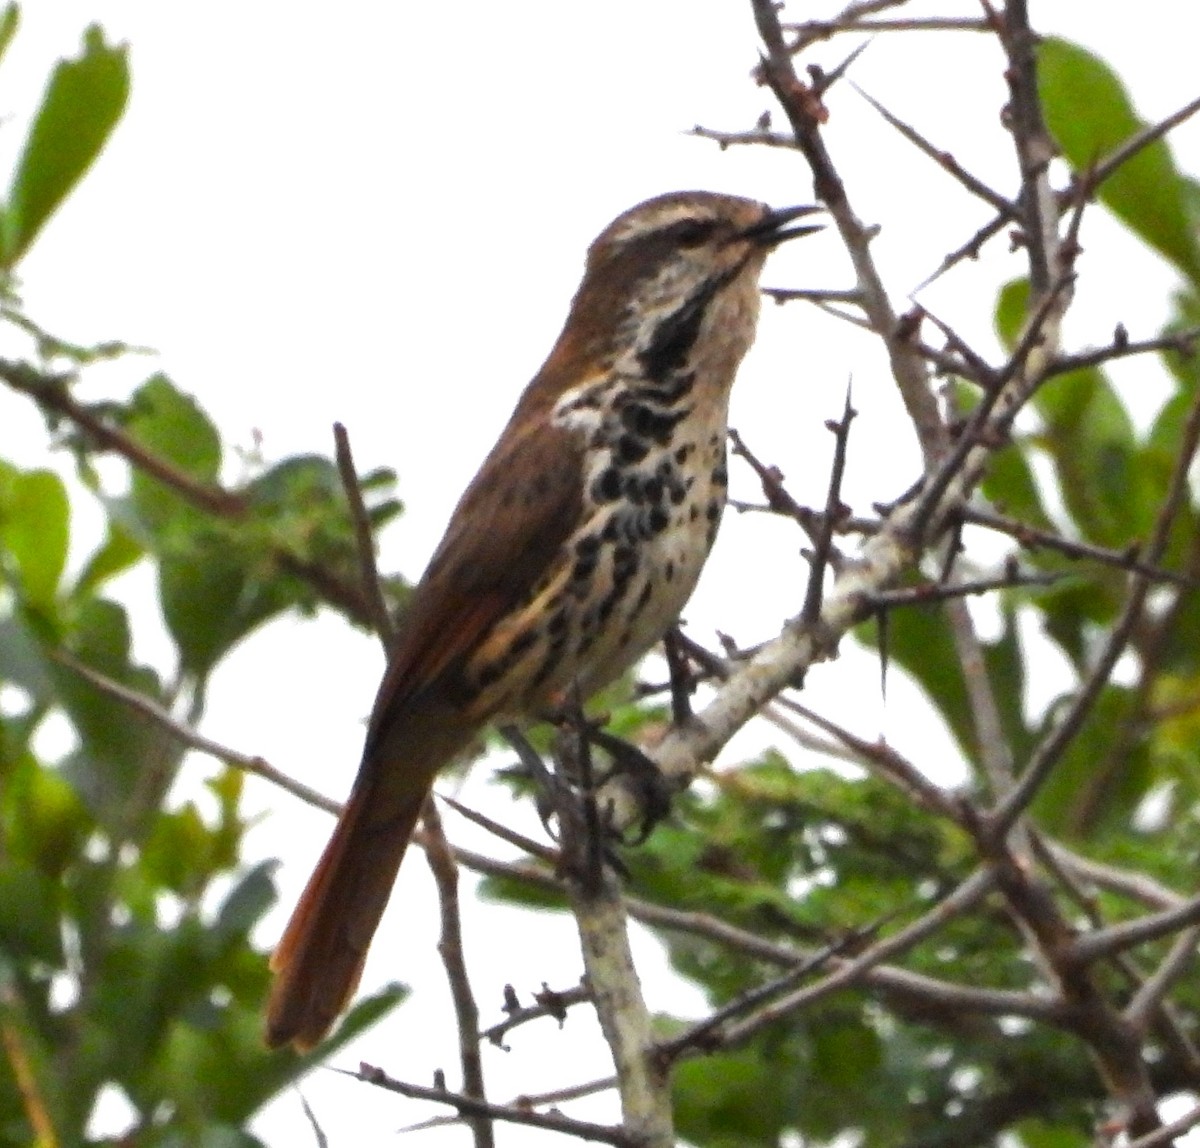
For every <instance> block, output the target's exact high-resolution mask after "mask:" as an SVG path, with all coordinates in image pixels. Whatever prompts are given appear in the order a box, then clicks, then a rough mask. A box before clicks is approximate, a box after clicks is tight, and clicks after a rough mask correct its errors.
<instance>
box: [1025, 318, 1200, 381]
mask: <svg viewBox="0 0 1200 1148" xmlns="http://www.w3.org/2000/svg"><path fill="white" fill-rule="evenodd" d="M1197 340H1200V327H1186V328H1184V329H1183V330H1182V331H1171V332H1168V333H1167V334H1165V335H1159V336H1158V337H1157V338H1154V339H1141V340H1134V339H1130V338H1129V336H1128V335H1127V334H1125V332H1124V331H1123V330H1122V329H1118V330H1117V332H1116V334H1115V335H1114V336H1113V340H1112V342H1111V343H1109V345H1108V346H1107V347H1097V348H1095V349H1094V350H1091V351H1081V352H1079V353H1078V354H1075V355H1059V356H1058V357H1057V358H1056V359H1054V360H1052V361H1051V362H1050V363H1048V364H1047V365H1046V369H1045V370H1044V371H1043V372H1042V378H1043V379H1052V378H1055V377H1056V376H1058V375H1065V374H1069V373H1070V372H1071V371H1082V370H1087V369H1088V368H1090V367H1098V366H1101V365H1103V364H1104V363H1109V362H1112V361H1113V360H1114V359H1126V358H1129V357H1130V356H1131V355H1145V354H1150V353H1153V352H1155V351H1175V352H1176V353H1178V354H1180V355H1183V356H1184V357H1185V358H1188V357H1190V356H1192V355H1193V354H1195V352H1196V343H1197Z"/></svg>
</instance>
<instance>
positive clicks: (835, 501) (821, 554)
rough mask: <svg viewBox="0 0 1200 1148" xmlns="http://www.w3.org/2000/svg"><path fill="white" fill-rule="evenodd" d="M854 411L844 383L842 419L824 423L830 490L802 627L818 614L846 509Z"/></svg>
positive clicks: (813, 561)
mask: <svg viewBox="0 0 1200 1148" xmlns="http://www.w3.org/2000/svg"><path fill="white" fill-rule="evenodd" d="M857 413H858V412H857V411H856V410H855V409H854V408H853V407H852V406H851V405H850V384H849V383H847V384H846V402H845V405H844V407H843V409H842V417H841V418H840V419H837V420H829V421H827V422H826V423H825V426H826V429H827V430H829V431H830V432H831V433H832V434H833V436H834V448H833V465H832V466H831V467H830V470H829V489H828V491H827V493H826V495H825V513H824V515H823V516H822V518H821V522H820V526H819V527H818V529H817V537H816V539H815V546H814V548H813V554H812V558H811V560H810V566H809V573H808V587H807V589H806V590H805V592H804V605H803V607H802V608H801V610H800V621H801V624H802V625H806V626H813V625H815V624H816V622H817V619H818V618H819V617H820V615H821V598H822V595H823V593H824V590H825V570H826V568H827V567H828V566H829V564H830V559H831V556H832V554H833V533H834V526H835V524H836V522H837V520H838V519H839V518H840V517H841V516H842V514H843V512H844V510H845V509H846V508H845V506H844V504H843V503H842V478H843V476H844V475H845V473H846V445H847V443H848V442H849V440H850V424H851V423H852V422H853V421H854V418H855V416H856V415H857Z"/></svg>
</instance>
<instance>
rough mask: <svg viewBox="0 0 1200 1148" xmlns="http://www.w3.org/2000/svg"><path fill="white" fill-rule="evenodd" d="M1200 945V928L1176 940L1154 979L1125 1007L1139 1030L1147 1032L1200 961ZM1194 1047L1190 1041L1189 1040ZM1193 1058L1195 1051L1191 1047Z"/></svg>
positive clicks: (1131, 1022)
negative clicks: (1169, 996)
mask: <svg viewBox="0 0 1200 1148" xmlns="http://www.w3.org/2000/svg"><path fill="white" fill-rule="evenodd" d="M1198 942H1200V928H1196V927H1193V928H1190V929H1187V930H1185V931H1184V932H1182V933H1180V934H1179V936H1178V937H1176V938H1175V943H1174V944H1173V945H1172V946H1171V950H1170V952H1168V953H1167V955H1166V956H1165V957H1164V958H1163V960H1162V962H1161V963H1160V964H1159V966H1158V968H1157V969H1155V970H1154V973H1153V975H1152V976H1149V977H1147V978H1146V980H1145V982H1144V983H1143V984H1142V985H1141V986H1140V987H1139V988H1138V990H1137V992H1135V993H1134V994H1133V997H1132V998H1131V999H1130V1001H1129V1004H1127V1005H1126V1006H1125V1019H1126V1020H1127V1021H1128V1022H1129V1023H1130V1024H1131V1025H1133V1026H1134V1027H1135V1028H1139V1029H1143V1030H1144V1029H1145V1028H1146V1027H1147V1026H1148V1025H1149V1023H1150V1021H1151V1020H1152V1019H1153V1016H1154V1013H1155V1011H1156V1010H1157V1009H1158V1008H1159V1007H1160V1006H1161V1005H1162V1004H1163V1002H1164V998H1165V997H1166V995H1167V993H1168V992H1170V990H1171V988H1172V986H1174V984H1175V982H1176V981H1178V980H1179V978H1180V977H1182V976H1183V974H1184V973H1185V972H1187V970H1188V967H1189V966H1190V965H1191V964H1192V962H1193V961H1194V960H1195V959H1196V945H1197V943H1198ZM1188 1040H1189V1044H1190V1038H1188ZM1189 1052H1191V1053H1192V1056H1193V1059H1194V1057H1195V1051H1194V1048H1189Z"/></svg>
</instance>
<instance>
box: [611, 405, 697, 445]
mask: <svg viewBox="0 0 1200 1148" xmlns="http://www.w3.org/2000/svg"><path fill="white" fill-rule="evenodd" d="M689 413H690V408H689V409H687V410H675V411H669V410H661V409H657V408H655V407H652V406H647V405H645V404H643V403H626V404H625V405H624V406H623V407H622V408H621V423H622V425H623V426H624V427H625V429H626V430H628V431H629V432H630V433H631V434H634V435H637V436H638V437H639V438H644V439H645V438H648V439H652V440H653V441H654V442H656V443H658V444H659V446H666V444H667V443H668V442H669V441H670V439H671V431H673V430H674V429H675V425H676V423H678V422H679V421H680V420H681V419H684V418H686V417H687V415H688V414H689Z"/></svg>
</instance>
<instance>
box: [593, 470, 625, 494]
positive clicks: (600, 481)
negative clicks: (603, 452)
mask: <svg viewBox="0 0 1200 1148" xmlns="http://www.w3.org/2000/svg"><path fill="white" fill-rule="evenodd" d="M620 497H621V472H620V471H619V470H617V468H616V467H615V466H610V467H608V468H607V469H605V470H603V471H601V472H600V477H599V478H597V479H596V481H595V482H593V483H592V498H594V499H595V500H596V501H597V502H615V501H616V500H617V499H618V498H620Z"/></svg>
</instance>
